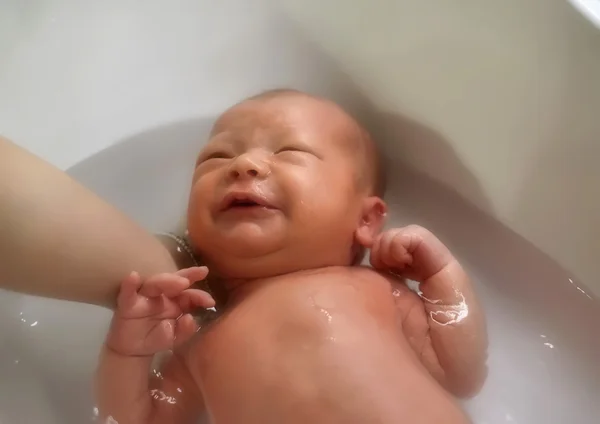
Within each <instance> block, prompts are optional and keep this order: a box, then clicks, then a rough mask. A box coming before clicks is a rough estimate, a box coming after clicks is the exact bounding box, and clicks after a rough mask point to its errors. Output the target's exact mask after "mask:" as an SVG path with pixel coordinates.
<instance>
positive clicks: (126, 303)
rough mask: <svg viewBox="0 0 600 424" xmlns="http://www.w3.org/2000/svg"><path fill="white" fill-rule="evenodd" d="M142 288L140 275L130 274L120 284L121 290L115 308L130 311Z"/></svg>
mask: <svg viewBox="0 0 600 424" xmlns="http://www.w3.org/2000/svg"><path fill="white" fill-rule="evenodd" d="M141 286H142V279H141V277H140V274H138V273H137V272H132V273H131V274H129V276H128V277H127V278H125V279H124V280H123V282H122V283H121V290H120V291H119V296H118V297H117V306H118V307H119V309H131V308H133V307H134V306H135V304H136V301H137V298H138V290H139V289H140V287H141Z"/></svg>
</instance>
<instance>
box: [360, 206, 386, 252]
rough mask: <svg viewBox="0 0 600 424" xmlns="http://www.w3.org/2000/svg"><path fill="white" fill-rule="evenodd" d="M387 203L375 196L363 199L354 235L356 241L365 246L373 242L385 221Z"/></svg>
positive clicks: (367, 246)
mask: <svg viewBox="0 0 600 424" xmlns="http://www.w3.org/2000/svg"><path fill="white" fill-rule="evenodd" d="M386 214H387V205H386V204H385V202H384V201H383V200H382V199H381V198H379V197H377V196H372V197H367V198H366V199H365V200H364V201H363V206H362V214H361V217H360V221H359V223H358V227H356V232H355V233H354V237H355V239H356V242H357V243H358V244H359V245H361V246H363V247H366V248H370V247H371V246H372V245H373V243H374V242H375V237H377V235H378V234H379V233H380V232H381V230H382V228H383V224H384V223H385V216H386Z"/></svg>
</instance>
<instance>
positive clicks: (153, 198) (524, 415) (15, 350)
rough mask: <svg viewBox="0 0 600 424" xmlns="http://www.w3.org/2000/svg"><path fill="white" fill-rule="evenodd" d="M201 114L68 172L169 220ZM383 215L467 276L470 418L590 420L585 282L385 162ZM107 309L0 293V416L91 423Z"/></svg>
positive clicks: (594, 319)
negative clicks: (480, 354)
mask: <svg viewBox="0 0 600 424" xmlns="http://www.w3.org/2000/svg"><path fill="white" fill-rule="evenodd" d="M211 122H212V118H207V119H198V120H193V121H188V122H180V123H178V124H173V125H170V126H167V127H163V128H158V129H155V130H151V131H148V132H145V133H143V134H139V135H137V136H135V137H132V138H131V139H129V140H126V141H125V142H123V143H119V144H117V145H115V146H113V147H111V148H108V149H106V150H104V151H102V152H100V153H98V154H96V155H94V156H92V157H90V158H89V159H87V160H85V161H83V162H81V163H80V164H78V165H76V166H75V167H73V168H72V169H71V170H70V174H71V175H72V176H73V177H75V178H76V179H77V180H79V181H81V182H82V183H83V184H85V185H86V186H88V187H90V188H91V189H92V190H94V191H95V192H97V193H98V194H100V195H101V196H102V197H104V198H105V199H106V200H108V201H109V202H111V203H113V204H115V205H116V206H117V207H119V208H120V209H121V210H122V211H124V212H125V213H127V214H128V215H130V216H131V217H133V218H134V219H136V220H137V221H138V222H140V223H141V224H142V225H144V226H145V227H146V228H147V229H148V230H150V231H170V230H173V229H176V228H177V225H178V224H179V222H180V219H181V216H182V214H183V210H184V208H185V203H186V197H187V190H188V188H189V181H190V176H191V172H192V165H193V162H194V156H195V154H196V153H197V151H198V149H199V147H200V145H201V143H202V140H203V139H204V138H205V136H206V134H207V132H208V129H209V127H210V123H211ZM390 181H391V186H390V189H389V192H388V196H387V198H388V202H389V204H390V206H391V207H390V209H391V214H390V220H389V225H390V226H398V225H405V224H408V223H418V224H421V225H425V226H427V227H429V228H430V229H432V230H433V231H434V232H435V233H437V234H438V235H439V237H440V238H442V239H443V240H444V241H445V242H446V243H447V244H448V245H449V246H450V247H451V248H452V249H453V250H454V251H455V252H456V254H457V256H458V257H459V258H460V259H461V260H462V261H463V262H464V264H465V265H466V267H467V268H468V269H469V271H470V272H471V274H472V275H473V277H474V280H475V283H476V285H477V290H478V292H479V294H480V295H481V297H482V300H483V303H484V306H485V308H486V311H487V316H488V326H489V331H490V356H489V368H490V374H489V379H488V381H487V384H486V385H485V387H484V389H483V391H482V392H481V394H480V395H479V396H477V397H476V398H475V399H473V400H471V401H468V402H466V408H467V410H468V411H469V413H470V414H471V415H472V417H473V420H474V422H475V423H477V424H500V423H532V424H537V423H557V424H558V423H565V422H573V423H592V422H595V421H596V419H597V417H598V416H600V404H598V402H597V394H598V393H600V367H598V362H597V361H598V358H599V357H600V339H599V338H598V336H597V334H598V331H597V325H598V324H599V323H600V310H599V307H598V303H597V301H596V300H595V299H594V298H593V296H592V295H591V294H590V293H588V292H587V290H586V288H585V287H584V286H582V285H581V284H580V283H578V282H576V281H574V280H573V278H572V277H571V276H570V275H569V274H568V273H566V272H565V271H564V270H563V269H561V268H560V267H559V266H558V265H557V264H556V262H555V261H553V260H552V259H551V258H549V257H548V256H546V255H544V254H542V253H541V252H540V251H539V250H537V249H536V248H534V247H533V246H532V245H531V244H529V243H528V242H527V241H525V240H524V239H522V238H521V237H519V236H518V235H516V234H515V233H513V232H511V231H510V230H508V229H506V228H505V227H503V226H502V225H501V224H499V223H498V222H497V221H495V220H494V219H492V218H491V217H489V216H487V215H485V214H483V213H481V212H479V211H478V210H476V209H474V208H472V207H471V206H470V205H469V204H467V203H465V202H464V201H462V200H461V198H460V197H458V196H457V195H456V194H455V193H453V192H450V191H448V190H447V189H445V188H443V187H442V186H440V185H438V184H437V183H435V182H433V181H432V180H429V179H428V178H426V177H424V176H422V175H419V174H417V173H414V172H412V171H410V170H397V169H392V173H391V175H390ZM109 318H110V314H109V312H108V311H106V310H103V309H100V308H96V307H92V306H87V305H77V304H71V303H67V302H58V301H50V300H44V299H37V298H33V297H28V296H20V295H15V294H10V293H0V330H1V331H0V339H1V340H0V341H1V342H2V343H0V346H2V347H1V348H0V422H1V423H2V424H15V423H25V422H26V423H38V422H44V423H53V422H57V423H62V422H77V423H84V422H91V421H92V420H93V408H94V404H93V400H92V395H91V384H90V382H91V377H92V374H93V370H94V367H95V363H96V359H97V355H98V352H99V348H100V345H101V343H102V338H103V335H104V333H105V331H106V328H107V324H108V321H109Z"/></svg>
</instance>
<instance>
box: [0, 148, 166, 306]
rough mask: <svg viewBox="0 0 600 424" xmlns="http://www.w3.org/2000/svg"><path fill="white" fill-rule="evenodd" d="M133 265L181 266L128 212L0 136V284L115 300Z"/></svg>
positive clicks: (153, 268) (154, 269) (149, 270)
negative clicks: (112, 204)
mask: <svg viewBox="0 0 600 424" xmlns="http://www.w3.org/2000/svg"><path fill="white" fill-rule="evenodd" d="M132 269H136V270H138V271H139V272H140V274H141V275H142V276H148V275H153V274H157V273H160V272H174V271H176V270H177V267H176V264H175V262H174V261H173V259H172V257H171V255H170V253H169V251H168V250H167V249H166V248H165V247H164V246H163V245H162V244H161V243H160V242H159V241H158V240H157V239H155V238H154V237H153V236H152V235H150V234H149V233H148V232H146V231H145V230H144V229H143V228H141V227H140V226H138V225H137V224H135V223H134V222H133V221H132V220H131V219H129V218H128V217H126V216H125V215H123V214H122V213H121V212H120V211H118V210H117V209H116V208H114V207H112V206H111V205H109V204H107V203H106V202H105V201H103V200H102V199H100V198H99V197H98V196H96V195H94V194H93V193H91V192H90V191H89V190H87V189H86V188H85V187H83V186H81V185H80V184H79V183H77V182H76V181H74V180H73V179H72V178H70V177H69V176H68V175H67V174H65V173H64V172H62V171H61V170H59V169H57V168H55V167H53V166H52V165H50V164H48V163H46V162H45V161H43V160H41V159H39V158H38V157H36V156H34V155H33V154H31V153H29V152H27V151H26V150H24V149H21V148H19V147H18V146H16V145H15V144H13V143H11V142H10V141H8V140H7V139H4V138H2V137H0V288H1V289H8V290H13V291H17V292H21V293H29V294H33V295H37V296H44V297H51V298H57V299H66V300H73V301H78V302H86V303H92V304H97V305H103V306H108V307H111V308H112V307H114V304H115V300H116V297H117V292H118V287H119V283H120V281H121V280H123V278H125V277H126V276H127V275H128V274H129V272H130V271H131V270H132Z"/></svg>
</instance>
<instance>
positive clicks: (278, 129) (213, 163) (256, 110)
mask: <svg viewBox="0 0 600 424" xmlns="http://www.w3.org/2000/svg"><path fill="white" fill-rule="evenodd" d="M380 175H381V172H380V165H379V160H378V154H377V150H376V147H375V144H374V143H373V141H372V140H371V138H370V136H369V134H368V133H367V131H365V130H364V129H363V128H362V127H361V126H360V125H359V124H358V123H357V122H356V121H355V120H354V119H352V118H351V117H350V116H349V115H348V114H347V113H346V112H344V111H343V110H342V109H341V108H340V107H339V106H337V105H336V104H334V103H333V102H331V101H328V100H326V99H322V98H317V97H314V96H310V95H308V94H305V93H302V92H298V91H294V90H274V91H269V92H266V93H263V94H260V95H258V96H254V97H251V98H249V99H247V100H245V101H243V102H241V103H239V104H237V105H235V106H233V107H232V108H230V109H229V110H227V111H226V112H225V113H223V115H221V116H220V117H219V118H218V119H217V121H216V123H215V125H214V127H213V129H212V132H211V134H210V140H209V141H208V143H207V144H206V146H205V147H204V149H203V150H202V152H201V153H200V155H199V157H198V161H197V165H196V170H195V172H194V178H193V183H192V189H191V193H190V200H189V205H188V231H189V238H190V242H191V244H192V246H193V248H194V250H195V251H196V253H197V254H199V255H200V256H201V258H202V260H203V261H204V262H205V263H206V264H207V265H208V266H209V268H210V269H211V272H213V273H217V274H219V275H221V276H222V277H224V278H235V279H239V278H242V279H246V278H248V279H250V278H261V277H269V276H274V275H280V274H285V273H289V272H293V271H299V270H303V269H314V268H319V267H324V266H333V265H352V264H355V263H356V262H357V261H359V260H360V258H361V257H362V252H363V247H364V246H369V245H370V243H371V241H372V239H373V238H374V236H375V235H376V234H377V233H378V232H379V231H380V230H381V226H382V225H383V220H384V216H385V210H386V206H385V204H384V202H383V200H382V199H381V196H382V192H383V182H382V178H381V176H380Z"/></svg>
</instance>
